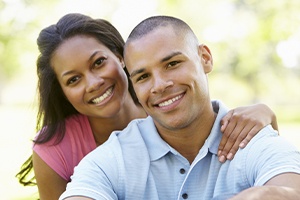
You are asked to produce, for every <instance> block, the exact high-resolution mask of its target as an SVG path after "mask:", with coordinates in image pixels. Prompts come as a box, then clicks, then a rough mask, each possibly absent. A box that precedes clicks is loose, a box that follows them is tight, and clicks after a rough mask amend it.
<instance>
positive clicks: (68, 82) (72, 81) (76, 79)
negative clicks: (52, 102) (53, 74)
mask: <svg viewBox="0 0 300 200" xmlns="http://www.w3.org/2000/svg"><path fill="white" fill-rule="evenodd" d="M78 80H79V77H78V76H75V77H72V78H70V79H69V80H68V81H67V85H71V84H74V83H76V82H77V81H78Z"/></svg>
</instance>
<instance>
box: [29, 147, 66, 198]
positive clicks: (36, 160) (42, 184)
mask: <svg viewBox="0 0 300 200" xmlns="http://www.w3.org/2000/svg"><path fill="white" fill-rule="evenodd" d="M32 159H33V169H34V173H35V178H36V182H37V186H38V190H39V195H40V199H41V200H47V199H49V200H52V199H58V198H59V196H60V195H61V194H62V193H63V192H64V191H65V190H66V186H67V181H66V180H64V179H63V178H62V177H61V176H59V175H58V174H57V173H56V172H55V171H54V170H53V169H52V168H50V167H49V166H48V165H47V164H46V163H45V162H44V161H43V160H42V159H41V158H40V156H39V155H38V154H37V153H35V152H33V155H32Z"/></svg>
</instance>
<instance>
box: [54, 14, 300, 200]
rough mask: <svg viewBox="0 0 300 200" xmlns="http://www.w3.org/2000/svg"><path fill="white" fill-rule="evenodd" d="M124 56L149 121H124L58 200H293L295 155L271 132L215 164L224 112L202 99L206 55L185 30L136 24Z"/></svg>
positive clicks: (299, 161) (297, 180)
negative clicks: (265, 198)
mask: <svg viewBox="0 0 300 200" xmlns="http://www.w3.org/2000/svg"><path fill="white" fill-rule="evenodd" d="M124 56H125V63H126V66H127V68H128V71H129V74H130V77H131V80H132V82H133V86H134V89H135V92H136V94H137V97H138V99H139V102H140V103H141V105H142V106H143V107H144V109H145V110H146V112H147V113H148V114H149V115H150V116H151V117H150V116H149V117H148V118H147V119H144V120H142V119H141V120H135V121H132V122H131V123H130V124H129V125H128V127H127V128H126V129H124V130H123V131H118V132H115V133H113V134H112V135H111V137H110V139H109V140H108V141H107V142H106V143H105V144H103V145H102V146H100V147H99V148H97V149H96V150H95V151H93V152H92V153H91V154H89V155H88V156H87V157H85V158H84V159H83V161H82V162H81V163H80V164H79V166H78V167H77V168H75V173H74V176H73V178H72V182H71V183H70V184H69V185H68V187H67V191H66V192H65V193H64V194H63V195H62V196H61V198H60V199H64V198H66V197H70V198H68V199H72V197H73V199H151V200H152V199H212V198H215V199H222V198H223V197H224V199H225V197H226V198H229V197H232V196H234V195H235V196H234V197H233V198H235V199H247V198H246V197H248V196H249V192H250V193H251V194H253V193H255V194H256V196H257V195H258V196H259V195H264V194H270V195H271V196H270V199H273V198H274V197H276V198H279V199H296V198H297V196H298V198H299V196H300V192H299V191H298V189H299V185H300V154H299V151H298V150H297V149H296V148H295V147H293V146H292V145H291V144H289V143H288V142H286V141H285V140H284V139H283V138H281V137H279V136H278V134H277V133H276V132H275V131H274V130H273V129H272V128H271V126H267V127H265V128H264V129H262V130H261V131H260V133H258V134H257V135H256V136H255V137H254V138H253V139H252V140H251V141H250V143H249V144H248V145H247V146H246V147H245V148H244V149H240V150H239V151H238V152H237V154H236V155H235V158H234V159H233V160H232V161H226V162H225V163H224V164H222V163H220V162H219V161H218V156H217V150H218V144H219V142H220V140H221V132H220V131H219V130H220V120H221V118H222V116H224V115H225V114H226V112H227V109H226V108H225V106H224V105H223V104H222V103H221V102H219V101H212V102H211V100H210V97H209V89H208V82H207V74H208V73H209V72H210V71H211V70H212V67H213V59H212V55H211V52H210V50H209V48H208V47H207V46H205V45H199V43H198V40H197V38H196V36H195V34H194V33H193V31H192V30H191V29H190V27H189V26H188V25H187V24H186V23H184V22H183V21H181V20H179V19H176V18H173V17H168V16H156V17H150V18H148V19H146V20H144V21H142V22H141V23H140V24H139V25H137V27H135V29H134V30H133V31H132V32H131V34H130V35H129V38H128V40H127V42H126V45H125V52H124ZM252 186H259V187H252ZM248 188H249V189H248ZM242 191H243V192H242ZM240 192H241V193H240ZM280 195H282V196H280Z"/></svg>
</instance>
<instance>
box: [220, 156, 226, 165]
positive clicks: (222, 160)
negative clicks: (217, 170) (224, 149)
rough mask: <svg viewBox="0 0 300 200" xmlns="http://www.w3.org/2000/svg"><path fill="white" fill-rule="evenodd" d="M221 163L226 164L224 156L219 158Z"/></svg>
mask: <svg viewBox="0 0 300 200" xmlns="http://www.w3.org/2000/svg"><path fill="white" fill-rule="evenodd" d="M219 161H220V162H221V163H224V162H225V161H226V159H225V156H223V155H222V156H221V157H220V158H219Z"/></svg>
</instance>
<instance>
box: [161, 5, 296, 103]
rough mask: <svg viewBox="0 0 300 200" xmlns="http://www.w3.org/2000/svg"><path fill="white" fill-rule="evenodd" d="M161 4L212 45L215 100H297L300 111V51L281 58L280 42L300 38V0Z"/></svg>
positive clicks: (245, 101) (276, 101)
mask: <svg viewBox="0 0 300 200" xmlns="http://www.w3.org/2000/svg"><path fill="white" fill-rule="evenodd" d="M159 3H160V4H159V6H158V8H159V11H160V12H161V13H164V14H165V13H168V14H169V15H174V16H178V17H182V18H183V19H184V20H185V21H187V22H188V23H189V24H190V25H191V26H192V28H193V29H194V30H195V32H196V33H197V34H198V36H199V38H200V39H203V41H204V42H205V43H206V44H207V43H209V44H208V46H209V47H210V48H211V50H212V53H213V56H214V64H215V67H214V71H215V72H214V73H212V74H211V75H210V76H211V79H212V80H213V81H215V82H217V83H218V84H216V85H214V87H215V88H214V89H213V90H212V93H213V96H216V97H221V98H222V99H224V98H225V99H227V100H228V101H236V102H239V103H238V104H241V102H242V103H251V102H252V103H253V102H257V101H262V99H263V101H264V102H266V103H268V104H270V103H271V102H272V104H281V103H285V104H290V103H291V101H294V102H298V106H300V104H299V102H300V92H299V91H298V92H297V91H295V90H294V88H295V83H297V84H300V79H299V75H300V47H299V48H296V49H295V48H294V49H292V48H291V45H289V47H288V48H287V50H285V51H283V50H282V51H281V52H282V55H279V54H278V48H279V44H280V43H282V42H284V41H287V40H290V38H297V34H298V36H299V35H300V27H299V25H300V14H299V11H300V10H299V9H300V1H299V0H289V1H281V0H275V1H272V3H270V2H268V1H260V0H211V1H209V3H208V2H207V1H204V0H185V1H180V0H176V1H171V0H164V1H159ZM298 40H299V41H300V39H298ZM203 41H200V42H203ZM293 41H294V40H293ZM288 51H290V52H293V53H294V54H293V55H294V58H293V59H294V60H296V61H297V62H296V64H294V66H293V67H289V66H286V65H285V61H286V58H287V56H286V55H287V54H289V55H290V56H289V57H288V58H291V53H289V52H288ZM296 51H297V52H296ZM217 79H218V80H217ZM291 80H293V81H291ZM224 83H226V84H225V85H226V86H224ZM226 88H227V89H226ZM242 90H245V91H242ZM283 94H291V96H289V95H283ZM232 97H234V98H232ZM237 100H240V101H237ZM268 100H270V101H268ZM295 104H296V103H295ZM232 105H234V104H232Z"/></svg>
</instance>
